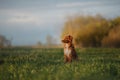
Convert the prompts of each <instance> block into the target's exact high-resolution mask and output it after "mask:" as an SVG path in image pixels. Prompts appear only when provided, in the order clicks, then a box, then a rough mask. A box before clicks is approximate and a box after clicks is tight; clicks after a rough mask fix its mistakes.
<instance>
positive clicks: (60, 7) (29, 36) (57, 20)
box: [0, 0, 120, 45]
mask: <svg viewBox="0 0 120 80" xmlns="http://www.w3.org/2000/svg"><path fill="white" fill-rule="evenodd" d="M76 14H77V15H96V14H101V15H102V16H104V17H105V18H115V17H118V16H120V0H0V35H4V36H6V37H7V38H8V39H12V44H13V45H34V44H36V43H37V42H38V41H40V42H42V43H45V42H46V36H47V35H50V36H52V37H53V38H54V39H55V43H60V34H61V31H62V28H63V25H64V22H65V21H66V17H67V16H72V15H76Z"/></svg>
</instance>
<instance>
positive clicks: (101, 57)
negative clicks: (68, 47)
mask: <svg viewBox="0 0 120 80" xmlns="http://www.w3.org/2000/svg"><path fill="white" fill-rule="evenodd" d="M76 50H77V53H78V56H79V61H77V62H76V61H73V62H72V63H67V64H65V63H64V61H63V49H46V48H44V49H31V48H10V49H1V50H0V80H119V79H120V49H112V48H111V49H104V48H101V49H100V48H95V49H94V48H87V49H76Z"/></svg>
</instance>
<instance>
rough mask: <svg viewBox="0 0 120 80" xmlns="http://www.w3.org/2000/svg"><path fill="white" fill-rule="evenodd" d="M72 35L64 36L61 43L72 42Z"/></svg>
mask: <svg viewBox="0 0 120 80" xmlns="http://www.w3.org/2000/svg"><path fill="white" fill-rule="evenodd" d="M72 40H73V37H72V36H71V35H67V36H65V38H64V39H63V40H62V42H63V43H72Z"/></svg>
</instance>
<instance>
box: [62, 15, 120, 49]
mask: <svg viewBox="0 0 120 80" xmlns="http://www.w3.org/2000/svg"><path fill="white" fill-rule="evenodd" d="M67 34H71V35H72V36H73V37H74V43H75V44H76V45H77V46H78V47H120V17H116V18H112V19H106V18H104V17H102V16H101V15H95V16H89V15H88V16H83V15H80V16H74V17H73V16H72V17H68V19H67V20H66V22H65V23H64V27H63V30H62V34H61V37H62V38H63V37H64V36H65V35H67Z"/></svg>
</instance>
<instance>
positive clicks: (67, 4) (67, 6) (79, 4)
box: [56, 1, 101, 8]
mask: <svg viewBox="0 0 120 80" xmlns="http://www.w3.org/2000/svg"><path fill="white" fill-rule="evenodd" d="M93 5H101V3H100V2H97V1H96V2H95V1H94V2H68V3H60V4H57V5H56V7H58V8H71V7H78V6H84V7H86V6H93Z"/></svg>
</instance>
